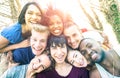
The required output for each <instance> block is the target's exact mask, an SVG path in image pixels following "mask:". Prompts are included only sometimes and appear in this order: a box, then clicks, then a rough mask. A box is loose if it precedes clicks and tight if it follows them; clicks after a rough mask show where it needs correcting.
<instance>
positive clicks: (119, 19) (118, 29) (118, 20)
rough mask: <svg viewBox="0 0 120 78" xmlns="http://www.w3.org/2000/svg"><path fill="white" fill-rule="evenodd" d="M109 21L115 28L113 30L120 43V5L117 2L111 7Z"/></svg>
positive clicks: (108, 15)
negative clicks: (119, 7)
mask: <svg viewBox="0 0 120 78" xmlns="http://www.w3.org/2000/svg"><path fill="white" fill-rule="evenodd" d="M107 20H108V22H109V23H110V24H111V25H112V26H113V30H114V32H115V34H116V36H117V39H118V42H119V43H120V35H119V34H120V12H119V9H118V5H117V4H116V3H115V2H113V3H112V4H111V5H110V6H109V10H108V14H107Z"/></svg>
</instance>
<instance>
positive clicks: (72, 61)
mask: <svg viewBox="0 0 120 78" xmlns="http://www.w3.org/2000/svg"><path fill="white" fill-rule="evenodd" d="M74 57H75V53H74V55H73V58H74ZM73 63H74V60H71V64H73Z"/></svg>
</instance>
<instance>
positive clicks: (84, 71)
mask: <svg viewBox="0 0 120 78" xmlns="http://www.w3.org/2000/svg"><path fill="white" fill-rule="evenodd" d="M80 70H81V71H80V72H81V73H82V74H81V78H90V77H89V71H88V70H87V69H86V68H81V69H80Z"/></svg>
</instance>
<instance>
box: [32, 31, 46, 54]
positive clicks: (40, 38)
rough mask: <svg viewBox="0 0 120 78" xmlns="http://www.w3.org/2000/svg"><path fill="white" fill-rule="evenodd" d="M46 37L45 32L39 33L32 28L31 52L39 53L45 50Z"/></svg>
mask: <svg viewBox="0 0 120 78" xmlns="http://www.w3.org/2000/svg"><path fill="white" fill-rule="evenodd" d="M47 39H48V33H47V32H43V33H40V32H37V31H35V30H32V35H31V39H30V44H31V48H32V52H33V54H35V55H40V54H41V53H42V52H43V51H44V50H45V48H46V45H47Z"/></svg>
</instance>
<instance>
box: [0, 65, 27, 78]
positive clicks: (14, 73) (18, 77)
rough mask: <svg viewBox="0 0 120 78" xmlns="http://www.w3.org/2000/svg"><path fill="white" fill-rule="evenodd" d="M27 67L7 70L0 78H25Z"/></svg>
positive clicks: (22, 66) (21, 66)
mask: <svg viewBox="0 0 120 78" xmlns="http://www.w3.org/2000/svg"><path fill="white" fill-rule="evenodd" d="M27 68H28V65H20V66H15V67H12V68H9V69H8V70H7V71H5V72H4V74H3V75H2V76H1V77H0V78H25V76H26V71H27Z"/></svg>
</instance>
